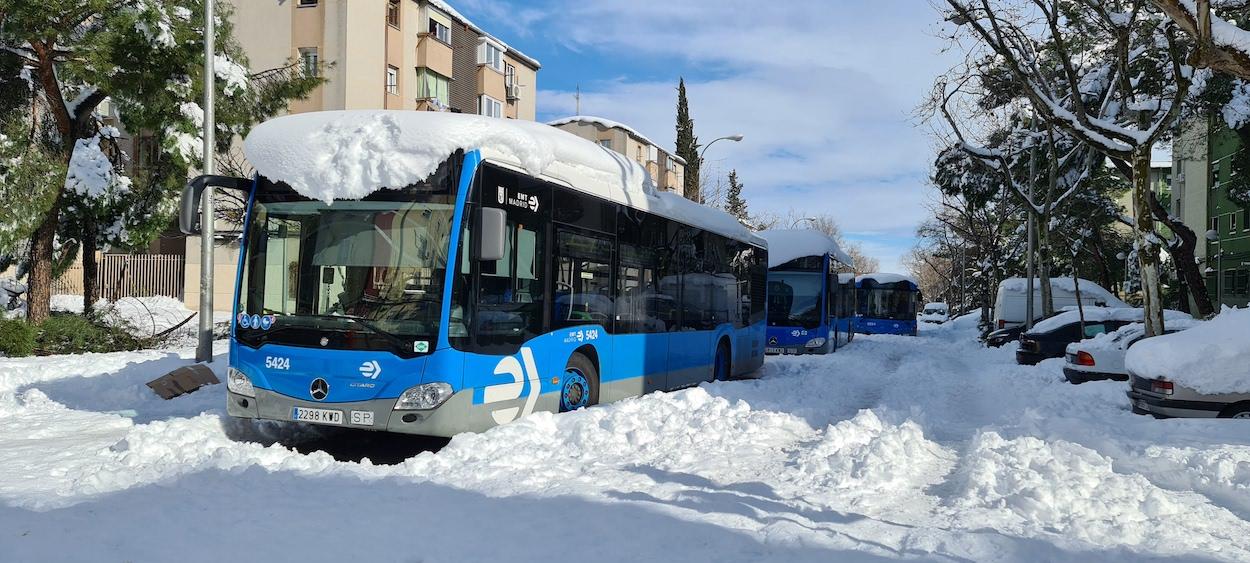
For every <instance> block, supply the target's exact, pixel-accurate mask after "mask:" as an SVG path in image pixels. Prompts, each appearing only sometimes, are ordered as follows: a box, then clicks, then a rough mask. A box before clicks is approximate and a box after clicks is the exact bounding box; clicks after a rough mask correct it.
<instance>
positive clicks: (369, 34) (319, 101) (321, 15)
mask: <svg viewBox="0 0 1250 563" xmlns="http://www.w3.org/2000/svg"><path fill="white" fill-rule="evenodd" d="M226 1H227V2H230V3H231V4H232V5H233V8H234V14H233V16H232V20H233V23H234V25H235V36H236V38H237V39H238V41H239V43H240V44H241V45H242V46H243V49H244V50H245V51H246V52H247V55H248V58H249V59H250V62H251V66H252V70H254V71H259V70H264V69H269V68H276V67H280V66H283V65H285V64H288V62H289V61H299V62H300V63H301V64H303V65H304V66H305V68H308V69H317V71H318V72H323V73H324V75H325V78H326V84H324V85H323V86H321V87H320V88H318V89H317V90H316V91H315V92H313V94H312V95H311V96H310V97H309V98H308V99H307V100H300V101H296V102H293V103H292V104H291V106H290V111H291V112H292V113H299V112H306V111H319V110H340V109H397V110H405V109H406V110H433V111H457V112H462V113H481V114H485V115H497V116H499V117H507V118H512V119H528V120H533V119H534V116H535V113H536V110H537V104H536V100H535V97H536V94H537V91H538V88H537V84H538V70H539V68H541V67H540V65H539V63H538V62H537V61H535V60H533V59H531V58H530V57H528V56H526V55H525V54H524V53H521V52H519V51H516V50H515V49H512V48H510V47H508V46H507V45H506V44H505V43H503V42H502V41H499V40H498V39H497V38H495V37H494V36H492V35H490V34H489V33H487V32H485V31H483V30H482V29H481V28H479V27H477V26H476V25H475V24H474V23H473V22H471V21H468V20H467V19H465V18H464V17H463V16H462V15H460V14H459V13H456V12H455V11H454V9H444V8H442V6H445V4H443V3H442V2H430V1H429V0H350V1H348V0H288V1H285V2H274V1H257V0H226ZM486 45H490V46H492V47H493V48H491V49H488V48H487V47H486ZM458 61H460V62H462V64H457V62H458Z"/></svg>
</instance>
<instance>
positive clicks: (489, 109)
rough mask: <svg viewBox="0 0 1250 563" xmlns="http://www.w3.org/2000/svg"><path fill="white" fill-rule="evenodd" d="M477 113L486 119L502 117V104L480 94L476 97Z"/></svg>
mask: <svg viewBox="0 0 1250 563" xmlns="http://www.w3.org/2000/svg"><path fill="white" fill-rule="evenodd" d="M477 112H478V113H479V114H482V115H485V116H486V117H503V103H501V102H500V101H499V100H496V99H495V98H492V97H490V96H487V95H485V94H482V95H481V96H479V97H478V107H477Z"/></svg>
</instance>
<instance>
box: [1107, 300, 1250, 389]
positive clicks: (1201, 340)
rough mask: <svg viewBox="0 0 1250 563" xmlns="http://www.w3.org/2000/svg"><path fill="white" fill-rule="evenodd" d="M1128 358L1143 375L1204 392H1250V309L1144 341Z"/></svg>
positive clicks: (1228, 312) (1127, 363) (1130, 365)
mask: <svg viewBox="0 0 1250 563" xmlns="http://www.w3.org/2000/svg"><path fill="white" fill-rule="evenodd" d="M1124 361H1125V366H1126V367H1128V369H1129V371H1130V372H1132V373H1134V374H1137V375H1138V376H1140V377H1147V378H1156V377H1166V378H1167V379H1170V380H1172V381H1175V382H1177V383H1180V384H1181V385H1184V386H1185V387H1189V388H1191V389H1193V390H1195V391H1198V392H1199V393H1210V394H1220V393H1246V392H1250V309H1224V311H1223V312H1222V313H1220V314H1219V316H1217V317H1215V318H1214V319H1211V320H1210V321H1207V322H1206V323H1203V324H1202V326H1198V327H1195V328H1192V329H1189V330H1186V331H1184V332H1178V333H1176V334H1165V335H1163V336H1157V337H1155V338H1150V339H1147V340H1144V341H1142V342H1138V343H1137V345H1136V346H1133V347H1132V348H1129V351H1128V355H1127V356H1126V357H1125V360H1124Z"/></svg>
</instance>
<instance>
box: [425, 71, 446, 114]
mask: <svg viewBox="0 0 1250 563" xmlns="http://www.w3.org/2000/svg"><path fill="white" fill-rule="evenodd" d="M417 82H418V83H419V84H420V85H421V86H420V88H421V91H420V92H419V93H418V99H421V100H428V101H430V102H432V103H434V104H435V105H436V106H438V107H439V108H440V109H441V108H446V107H448V106H449V105H451V102H450V98H449V93H448V92H449V91H450V90H451V80H450V79H449V78H447V77H446V76H443V75H441V74H439V73H437V72H434V71H432V70H430V69H428V68H419V69H417Z"/></svg>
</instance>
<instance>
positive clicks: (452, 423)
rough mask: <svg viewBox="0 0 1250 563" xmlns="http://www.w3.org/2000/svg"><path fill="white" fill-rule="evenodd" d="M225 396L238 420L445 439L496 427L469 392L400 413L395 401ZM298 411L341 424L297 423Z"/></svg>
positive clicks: (265, 394) (260, 391)
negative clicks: (331, 415)
mask: <svg viewBox="0 0 1250 563" xmlns="http://www.w3.org/2000/svg"><path fill="white" fill-rule="evenodd" d="M226 394H227V397H226V413H227V414H229V415H230V416H233V417H237V418H255V419H264V420H280V421H286V422H300V423H308V424H320V425H325V426H338V427H341V428H355V429H358V430H377V431H385V432H399V433H402V434H418V435H422V436H441V437H444V438H450V437H452V436H454V435H456V434H459V433H461V432H481V431H483V430H486V429H487V428H490V427H491V426H494V425H495V424H494V421H493V420H491V418H490V413H489V411H486V410H485V409H483V408H482V407H481V406H480V405H478V406H474V405H473V390H472V389H466V390H461V391H458V392H457V393H455V394H454V395H452V396H451V398H450V399H448V400H447V402H445V403H443V404H442V405H440V406H439V407H438V408H434V409H430V410H403V411H397V410H394V407H395V401H396V399H374V400H371V401H360V402H354V403H319V402H315V401H304V400H300V399H295V398H292V397H288V396H286V395H282V394H280V393H275V392H273V391H269V390H266V389H256V396H255V397H245V396H243V395H239V394H236V393H234V392H230V391H227V392H226ZM297 409H317V410H320V411H331V412H334V411H337V412H339V413H340V416H339V417H338V419H339V420H340V421H341V422H338V423H331V422H309V421H306V420H296V418H295V413H296V412H297Z"/></svg>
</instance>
